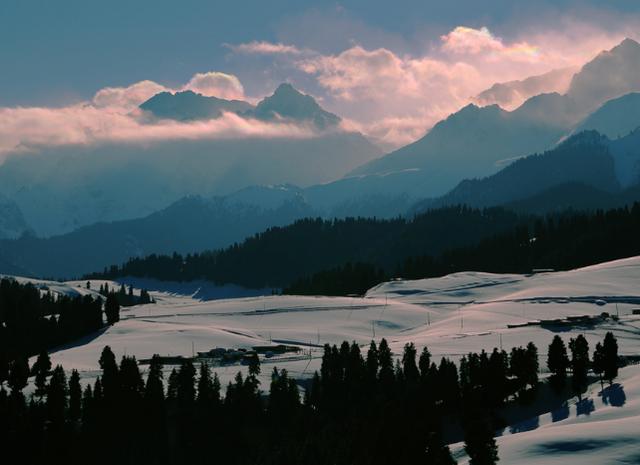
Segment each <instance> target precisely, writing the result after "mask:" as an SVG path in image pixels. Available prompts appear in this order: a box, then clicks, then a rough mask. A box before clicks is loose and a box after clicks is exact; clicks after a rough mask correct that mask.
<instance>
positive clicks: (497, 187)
mask: <svg viewBox="0 0 640 465" xmlns="http://www.w3.org/2000/svg"><path fill="white" fill-rule="evenodd" d="M567 182H580V183H583V184H587V185H589V186H593V187H595V188H597V189H600V190H604V191H616V190H618V189H619V188H620V184H619V182H618V180H617V178H616V175H615V168H614V161H613V157H612V156H611V154H610V153H609V147H608V140H607V139H606V138H603V137H602V136H600V135H599V134H598V133H597V132H585V133H581V134H578V135H576V136H573V137H571V138H570V139H568V140H567V141H565V142H564V143H562V144H561V145H560V146H558V147H557V148H555V149H553V150H550V151H548V152H545V153H544V154H542V155H532V156H529V157H525V158H522V159H520V160H517V161H515V162H514V163H512V164H511V165H509V166H507V167H506V168H504V169H503V170H501V171H500V172H498V173H496V174H494V175H493V176H489V177H486V178H483V179H473V180H465V181H462V182H461V183H460V184H459V185H458V186H457V187H456V188H455V189H453V190H452V191H451V192H449V193H448V194H446V195H445V196H443V197H441V198H440V199H438V200H436V201H435V202H434V205H454V204H466V205H470V206H476V207H478V206H482V207H484V206H492V205H503V204H505V203H510V202H514V201H517V200H521V199H525V198H527V197H530V196H532V195H535V194H537V193H539V192H542V191H543V190H546V189H548V188H550V187H553V186H556V185H559V184H564V183H567Z"/></svg>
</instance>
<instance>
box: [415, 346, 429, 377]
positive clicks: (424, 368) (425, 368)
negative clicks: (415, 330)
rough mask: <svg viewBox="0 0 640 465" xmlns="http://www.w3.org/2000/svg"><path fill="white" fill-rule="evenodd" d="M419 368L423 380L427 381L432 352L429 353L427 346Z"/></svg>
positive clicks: (419, 361)
mask: <svg viewBox="0 0 640 465" xmlns="http://www.w3.org/2000/svg"><path fill="white" fill-rule="evenodd" d="M418 367H419V368H420V376H421V377H422V379H425V378H426V377H427V375H428V374H429V368H430V367H431V352H429V349H428V348H427V346H425V347H424V348H423V349H422V352H421V353H420V359H419V360H418Z"/></svg>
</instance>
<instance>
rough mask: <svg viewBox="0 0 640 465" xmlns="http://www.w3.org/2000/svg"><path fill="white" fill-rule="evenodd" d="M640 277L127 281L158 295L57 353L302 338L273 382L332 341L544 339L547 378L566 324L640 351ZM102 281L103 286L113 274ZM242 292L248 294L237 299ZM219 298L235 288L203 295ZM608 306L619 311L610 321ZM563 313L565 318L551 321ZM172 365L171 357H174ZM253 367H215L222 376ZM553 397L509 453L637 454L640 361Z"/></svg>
mask: <svg viewBox="0 0 640 465" xmlns="http://www.w3.org/2000/svg"><path fill="white" fill-rule="evenodd" d="M18 279H19V280H21V281H30V282H33V283H35V284H36V285H38V286H40V287H41V288H42V289H50V290H52V291H54V292H58V293H63V294H75V293H81V294H82V293H93V292H94V291H91V290H87V289H86V288H85V283H84V282H68V283H57V282H51V281H36V280H25V279H23V278H18ZM639 279H640V257H632V258H628V259H623V260H617V261H613V262H608V263H603V264H598V265H594V266H589V267H586V268H581V269H577V270H572V271H567V272H540V273H537V274H532V275H505V274H491V273H479V272H463V273H456V274H452V275H449V276H444V277H441V278H434V279H423V280H415V281H405V280H401V279H398V280H394V281H390V282H386V283H382V284H380V285H378V286H376V287H375V288H373V289H371V290H370V291H369V292H368V293H367V294H366V296H365V297H364V298H345V297H342V298H328V297H322V296H317V297H300V296H255V295H254V296H250V295H248V294H246V292H245V291H244V290H242V289H240V288H233V289H231V288H227V289H220V288H218V289H214V288H213V287H211V285H208V286H209V288H207V285H206V284H204V283H191V284H187V285H185V284H178V283H174V284H172V283H159V282H153V281H148V280H147V281H144V282H142V281H128V283H130V284H133V285H135V286H144V287H146V288H149V289H155V290H153V291H152V292H151V294H152V296H153V297H154V298H155V299H156V300H157V303H156V304H150V305H142V306H135V307H130V308H126V309H123V310H122V312H121V317H122V320H121V321H120V322H119V323H117V324H116V325H114V326H112V327H110V328H108V329H107V330H106V331H104V332H101V333H98V334H95V335H93V336H91V337H87V338H85V339H83V340H81V341H77V342H76V343H74V344H70V345H68V346H65V347H63V348H60V349H59V350H58V351H54V352H53V353H52V355H51V358H52V361H53V363H54V364H57V363H60V364H63V365H64V367H65V368H66V369H68V370H70V369H72V368H76V369H78V370H79V371H80V373H81V377H82V379H83V381H84V382H87V381H89V380H93V379H95V377H96V376H97V375H98V374H99V371H100V370H99V367H98V362H97V361H98V359H99V356H100V352H101V350H102V348H103V347H104V346H105V345H109V346H111V348H112V349H113V350H114V352H115V354H116V357H118V358H119V357H120V356H122V355H123V354H129V355H136V357H137V358H138V359H139V360H140V359H145V358H149V357H150V356H151V355H152V354H154V353H159V354H161V355H165V356H187V357H188V356H191V355H192V354H194V353H196V352H206V351H208V350H210V349H213V348H215V347H222V348H227V349H238V348H249V347H253V346H270V345H274V346H275V345H276V344H286V345H288V346H294V347H298V348H300V351H299V352H297V353H296V352H288V353H283V354H274V355H273V356H270V357H266V358H263V360H262V363H263V365H264V366H265V367H264V368H265V369H263V370H262V374H261V376H260V380H261V383H262V384H261V385H262V387H263V388H265V389H266V386H268V385H269V377H270V373H271V370H272V368H273V367H274V366H276V367H278V368H286V369H287V370H288V371H289V373H291V374H292V375H293V376H295V377H297V378H308V377H310V376H311V375H312V374H313V372H314V370H317V369H318V368H319V366H320V361H321V356H322V349H321V345H322V344H323V343H325V342H330V343H339V342H341V341H343V340H354V341H357V342H358V343H360V344H362V345H365V344H367V343H368V342H369V341H370V340H371V339H372V338H375V339H380V338H382V337H385V338H387V340H388V341H389V342H390V345H391V348H392V350H393V351H394V353H395V354H396V356H399V355H400V354H401V352H402V347H403V346H404V344H405V343H407V342H410V341H413V342H415V343H416V345H417V347H418V348H420V347H421V346H424V345H426V346H428V347H429V350H430V351H431V353H432V354H433V356H434V358H435V359H436V360H437V359H439V358H440V357H443V356H444V357H449V358H451V359H453V360H459V359H460V357H461V356H463V355H465V354H466V353H468V352H470V351H480V350H481V349H485V350H489V349H491V348H493V347H496V346H498V347H503V348H504V349H506V350H509V349H510V348H511V347H514V346H520V345H522V344H525V343H527V342H528V341H533V342H534V343H535V344H536V345H537V346H538V347H539V350H540V358H541V360H540V366H541V367H542V372H543V376H544V373H545V370H546V369H545V361H546V348H547V345H548V344H549V343H550V341H551V339H552V338H553V336H554V335H556V334H560V335H561V336H562V337H563V338H564V339H565V341H567V340H568V339H569V338H570V337H575V336H577V335H578V334H583V335H585V337H586V338H587V340H588V341H589V344H590V346H591V349H592V350H593V347H594V346H595V343H596V341H600V340H602V338H603V336H604V334H605V332H607V331H611V332H613V334H614V335H615V336H616V338H617V339H618V341H619V344H620V351H621V354H622V355H637V354H638V353H640V315H633V314H632V313H633V312H632V310H633V309H635V308H637V307H638V306H640V291H638V288H637V283H638V280H639ZM125 281H126V280H125ZM91 284H92V288H96V287H99V286H100V285H101V284H103V281H94V282H92V283H91ZM109 285H110V286H112V287H113V286H116V285H118V284H117V283H114V282H109ZM234 294H235V295H236V296H238V297H236V298H228V297H229V296H230V295H234ZM243 295H244V297H240V296H243ZM211 297H213V298H216V297H226V298H223V299H219V300H204V299H207V298H211ZM603 312H608V313H609V314H611V315H619V319H617V320H616V319H612V318H605V319H601V318H600V315H601V314H603ZM576 317H580V318H576ZM557 319H561V320H563V321H565V322H564V323H556V324H555V325H554V324H552V325H548V324H546V323H545V320H547V321H548V320H557ZM32 362H33V360H32ZM143 366H144V365H143ZM171 368H172V366H171V364H170V363H168V365H167V366H165V370H170V369H171ZM245 369H246V367H244V366H241V365H226V366H218V367H215V368H214V370H215V371H216V372H217V373H218V375H219V376H220V378H221V381H222V382H223V384H224V383H226V382H228V381H229V380H231V379H232V377H233V376H234V375H235V373H236V372H237V371H238V370H245ZM554 402H555V401H554ZM554 402H551V403H550V404H549V405H550V406H551V405H554V407H549V409H548V410H545V411H544V413H541V414H536V415H534V416H532V417H531V418H527V419H525V420H524V421H518V422H517V423H513V424H510V425H509V426H507V427H506V428H505V429H503V430H499V431H497V432H496V435H497V436H498V439H497V441H498V445H499V455H500V458H501V461H502V462H504V463H509V464H523V465H524V464H527V465H529V464H540V465H542V464H553V463H559V461H562V463H566V464H574V463H575V464H583V463H589V464H615V463H637V459H638V458H639V456H638V452H637V451H638V447H639V446H640V439H638V437H637V424H638V421H639V419H640V367H639V366H637V365H631V366H628V367H626V368H623V369H621V371H620V375H619V377H618V379H617V380H616V383H614V385H613V386H611V387H606V388H605V389H604V390H601V387H600V384H599V383H594V384H592V385H591V386H590V388H589V389H588V390H587V393H586V394H585V395H584V396H583V399H582V400H581V401H579V402H578V401H577V399H576V398H572V399H569V400H568V401H563V400H562V399H561V400H560V401H559V402H558V403H554ZM556 404H558V405H556ZM451 449H452V452H453V454H454V456H455V457H456V458H457V459H458V461H459V462H458V463H461V464H465V463H467V462H466V460H467V459H466V456H465V454H464V450H463V444H462V443H457V444H452V445H451Z"/></svg>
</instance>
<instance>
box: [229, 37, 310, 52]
mask: <svg viewBox="0 0 640 465" xmlns="http://www.w3.org/2000/svg"><path fill="white" fill-rule="evenodd" d="M225 45H226V46H227V47H228V48H230V49H231V50H233V51H234V52H237V53H246V54H256V55H301V54H302V53H304V51H303V50H302V49H299V48H298V47H296V46H294V45H285V44H282V43H272V42H265V41H256V40H254V41H252V42H247V43H244V44H236V45H233V44H225Z"/></svg>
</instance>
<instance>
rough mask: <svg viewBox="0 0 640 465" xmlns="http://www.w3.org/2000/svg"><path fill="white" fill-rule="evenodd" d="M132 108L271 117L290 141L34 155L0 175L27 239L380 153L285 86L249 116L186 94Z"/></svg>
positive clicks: (304, 180) (76, 148)
mask: <svg viewBox="0 0 640 465" xmlns="http://www.w3.org/2000/svg"><path fill="white" fill-rule="evenodd" d="M142 108H143V109H145V110H146V111H147V112H151V113H153V114H155V115H156V116H157V117H162V118H174V119H177V120H198V119H201V118H208V117H209V116H211V115H217V114H219V112H222V111H223V110H224V108H226V109H227V110H228V109H230V108H236V109H237V110H238V111H242V112H243V116H239V117H240V118H243V119H245V118H246V123H244V124H251V120H252V119H261V120H275V119H276V118H278V123H279V124H281V125H283V126H285V127H286V126H290V127H295V128H296V129H295V131H298V134H297V135H293V136H290V135H283V136H278V135H275V136H269V135H264V136H263V135H260V134H257V135H256V136H254V137H243V138H237V137H229V138H225V137H222V138H216V139H206V138H204V139H203V138H200V139H195V140H190V139H186V140H185V139H178V140H170V141H159V142H149V143H144V144H141V143H103V144H96V145H68V146H60V147H54V148H42V149H41V150H39V151H37V152H35V153H27V154H20V155H17V156H14V157H10V158H9V159H8V160H7V161H6V162H5V163H4V164H3V165H2V166H0V193H1V194H4V195H5V196H6V197H8V198H9V199H11V200H13V201H14V202H15V203H16V204H17V205H18V206H19V208H20V210H21V211H22V213H23V215H24V217H25V219H26V221H27V223H28V224H29V225H30V226H31V227H32V228H33V230H34V231H35V232H36V234H38V235H42V236H48V235H52V234H60V233H64V232H69V231H72V230H74V229H76V228H78V227H81V226H85V225H89V224H93V223H96V222H99V221H114V220H119V219H127V218H137V217H141V216H145V215H147V214H150V213H153V212H154V211H157V210H159V209H161V208H164V207H166V206H168V205H169V204H171V203H173V202H175V201H176V200H178V199H180V198H181V197H184V196H186V195H194V194H196V195H205V196H211V195H224V194H228V193H231V192H234V191H236V190H238V189H241V188H244V187H248V186H252V185H262V184H281V183H294V184H296V185H300V186H308V185H312V184H317V183H322V182H327V181H332V180H335V179H338V178H340V177H341V176H342V175H343V174H344V173H345V172H347V171H349V170H350V169H353V168H355V167H356V166H359V165H360V164H362V163H363V162H365V161H367V160H370V159H371V158H373V157H376V156H379V155H380V154H381V152H380V150H379V149H378V148H377V147H375V146H374V145H373V144H372V143H370V142H369V141H368V140H367V139H365V138H364V137H363V136H362V135H360V134H358V133H354V132H347V131H343V130H341V129H340V128H339V127H337V124H338V123H339V118H338V117H336V116H335V115H332V114H331V113H328V112H326V111H324V110H322V109H321V108H320V106H319V105H317V103H316V102H315V101H314V100H313V98H311V97H309V96H306V95H303V94H301V93H299V92H297V91H296V90H295V89H294V88H293V87H292V86H290V85H288V84H285V85H282V86H280V87H279V88H278V89H277V90H276V92H275V93H274V94H273V95H272V96H271V97H268V98H266V99H264V100H263V101H262V102H260V103H259V104H258V105H257V106H256V107H255V108H253V107H252V106H250V105H249V104H246V103H243V102H232V101H225V100H222V99H211V98H209V97H204V96H201V95H196V94H194V93H189V92H182V93H177V94H175V95H172V94H166V93H163V94H159V95H157V96H156V97H153V98H152V99H151V100H150V101H148V102H146V103H145V104H143V105H142ZM194 124H198V123H197V122H196V123H194ZM239 124H243V123H242V122H240V123H239Z"/></svg>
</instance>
